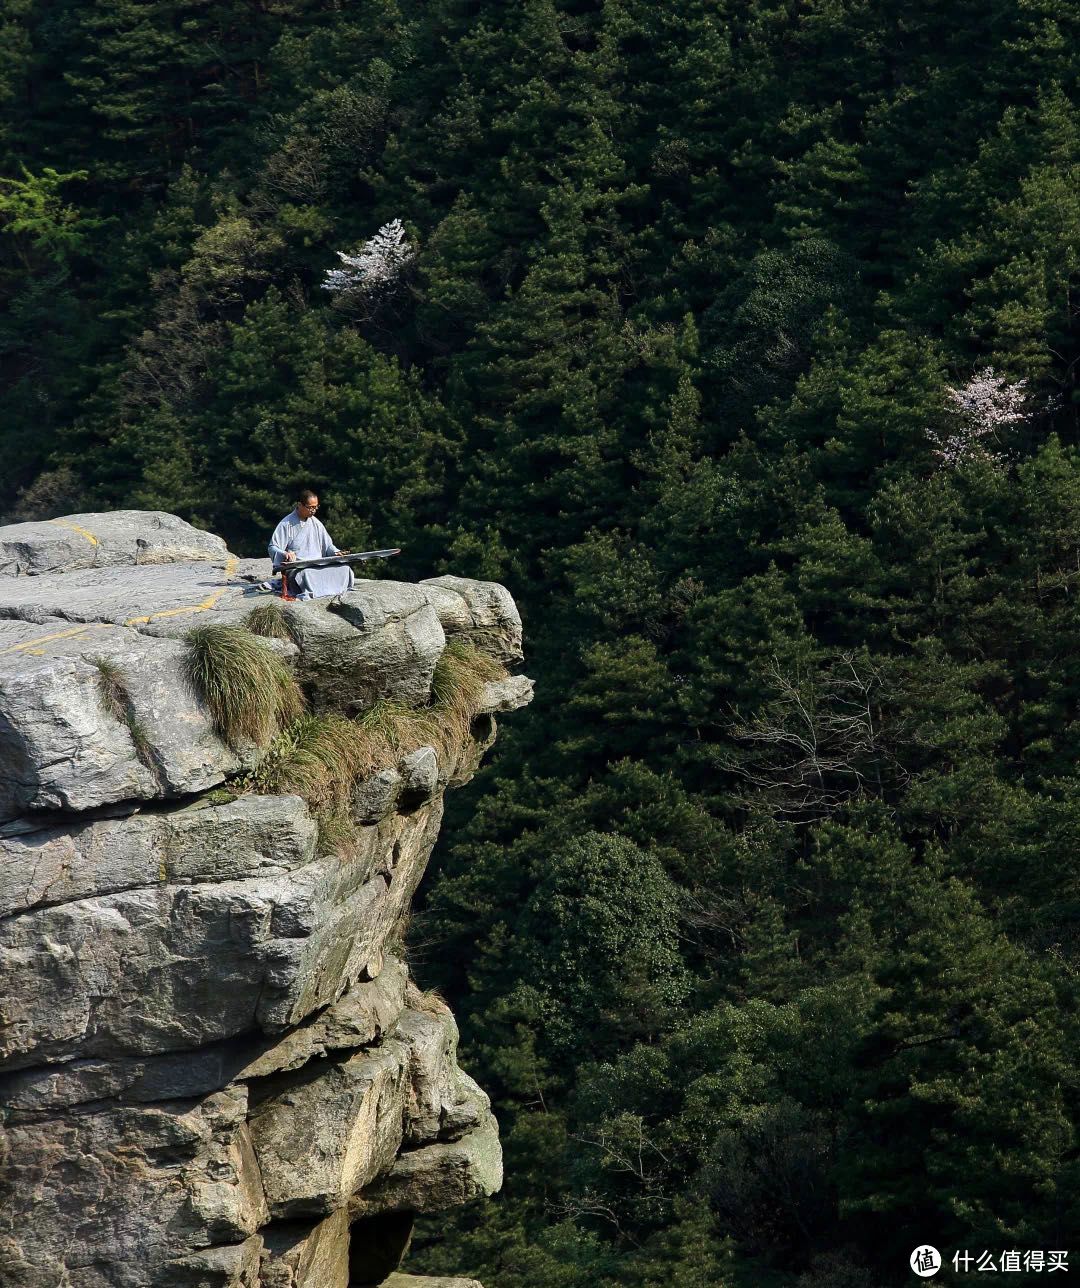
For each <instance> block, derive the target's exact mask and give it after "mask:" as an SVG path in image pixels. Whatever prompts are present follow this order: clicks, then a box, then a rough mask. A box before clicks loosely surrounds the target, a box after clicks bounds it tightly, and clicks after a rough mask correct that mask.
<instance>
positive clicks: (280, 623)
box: [244, 598, 292, 640]
mask: <svg viewBox="0 0 1080 1288" xmlns="http://www.w3.org/2000/svg"><path fill="white" fill-rule="evenodd" d="M244 626H245V627H246V628H247V629H248V630H249V631H250V632H251V633H252V635H261V636H263V637H264V638H265V639H272V640H288V639H292V631H291V630H290V629H289V621H288V618H287V617H286V615H285V607H284V605H283V604H282V602H281V600H280V599H277V598H270V599H264V600H263V601H262V602H261V603H259V604H256V605H255V607H254V608H253V609H252V610H251V612H250V613H248V615H247V617H246V618H245V619H244Z"/></svg>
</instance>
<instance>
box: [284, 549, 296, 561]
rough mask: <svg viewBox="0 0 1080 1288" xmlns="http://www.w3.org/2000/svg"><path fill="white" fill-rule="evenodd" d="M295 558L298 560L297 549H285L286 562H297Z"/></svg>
mask: <svg viewBox="0 0 1080 1288" xmlns="http://www.w3.org/2000/svg"><path fill="white" fill-rule="evenodd" d="M295 560H296V551H295V550H286V551H285V562H286V563H294V562H295Z"/></svg>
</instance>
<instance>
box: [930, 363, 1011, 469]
mask: <svg viewBox="0 0 1080 1288" xmlns="http://www.w3.org/2000/svg"><path fill="white" fill-rule="evenodd" d="M946 396H947V398H948V400H949V413H950V419H951V420H952V422H953V425H954V428H952V429H951V430H949V431H947V432H945V433H942V434H939V433H938V432H937V431H936V430H933V429H928V430H927V431H926V434H927V437H928V438H929V439H930V441H931V442H932V443H934V444H935V451H934V455H935V456H936V457H937V458H938V462H939V464H940V465H941V468H942V469H949V468H952V469H955V468H956V466H958V465H962V464H963V463H964V462H966V461H970V460H974V459H976V458H979V457H981V458H983V459H986V460H990V461H992V462H994V463H995V464H998V465H1000V464H1002V463H1003V462H1004V460H1005V457H1004V455H1003V453H1001V452H1000V451H995V450H994V449H993V448H991V447H988V446H987V443H986V441H985V440H987V439H989V440H991V441H993V439H994V437H995V436H996V435H997V434H998V432H999V431H1000V430H1002V429H1004V428H1006V427H1007V426H1009V425H1015V424H1017V423H1018V422H1019V421H1023V420H1027V419H1028V418H1029V417H1030V416H1031V415H1032V412H1031V410H1030V409H1029V407H1028V401H1027V400H1028V393H1027V381H1026V380H1015V381H1012V382H1011V383H1010V382H1009V381H1008V380H1006V379H1005V377H1004V376H999V375H997V374H995V372H994V368H993V367H983V369H982V370H981V371H979V372H977V373H976V374H975V375H974V376H972V377H971V379H970V380H969V381H968V382H967V383H966V384H963V385H959V386H953V385H948V386H946Z"/></svg>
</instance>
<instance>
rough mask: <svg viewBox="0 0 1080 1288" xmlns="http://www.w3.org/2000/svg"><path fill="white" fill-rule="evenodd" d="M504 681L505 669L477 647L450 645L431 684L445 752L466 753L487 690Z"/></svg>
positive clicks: (463, 643)
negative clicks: (474, 722) (492, 684)
mask: <svg viewBox="0 0 1080 1288" xmlns="http://www.w3.org/2000/svg"><path fill="white" fill-rule="evenodd" d="M505 678H506V668H505V667H503V666H502V665H501V664H500V663H498V662H496V661H495V659H494V658H493V657H489V656H488V655H487V654H486V653H481V652H480V650H479V649H478V648H477V647H476V645H475V644H471V643H469V642H468V641H467V640H451V641H450V643H449V644H447V646H446V648H445V649H444V650H443V654H442V657H440V658H439V660H438V662H437V663H436V664H435V675H434V678H433V679H432V682H431V698H432V706H431V710H432V713H433V714H435V715H436V716H437V720H438V724H439V725H440V727H441V728H442V730H443V731H444V733H443V737H444V739H448V740H449V741H447V742H444V747H443V749H444V750H445V751H452V752H453V753H454V754H455V755H457V754H459V753H460V752H461V751H462V750H463V749H464V747H465V746H466V745H467V743H468V740H469V737H470V736H471V731H472V722H473V721H474V720H475V719H476V716H477V714H478V712H479V710H480V707H481V705H482V703H483V697H484V686H485V685H486V684H488V683H490V682H491V681H492V680H504V679H505Z"/></svg>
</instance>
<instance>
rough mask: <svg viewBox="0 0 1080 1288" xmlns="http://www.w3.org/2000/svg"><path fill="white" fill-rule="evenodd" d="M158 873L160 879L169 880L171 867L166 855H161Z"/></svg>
mask: <svg viewBox="0 0 1080 1288" xmlns="http://www.w3.org/2000/svg"><path fill="white" fill-rule="evenodd" d="M157 875H158V880H159V881H168V879H169V869H168V867H167V866H166V863H165V856H164V855H162V856H161V861H160V862H159V863H158V870H157Z"/></svg>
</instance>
